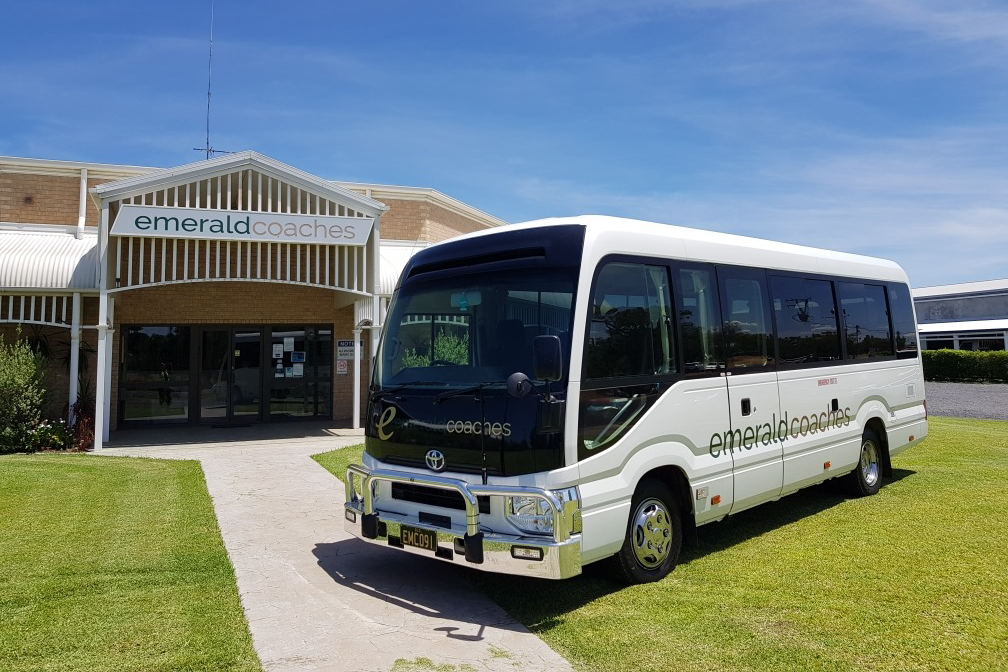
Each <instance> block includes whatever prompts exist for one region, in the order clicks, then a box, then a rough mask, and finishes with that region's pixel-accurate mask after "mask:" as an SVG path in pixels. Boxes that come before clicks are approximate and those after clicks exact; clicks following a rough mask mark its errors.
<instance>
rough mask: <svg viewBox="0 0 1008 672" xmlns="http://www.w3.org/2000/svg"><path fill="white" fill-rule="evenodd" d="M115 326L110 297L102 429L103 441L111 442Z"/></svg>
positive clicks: (112, 299)
mask: <svg viewBox="0 0 1008 672" xmlns="http://www.w3.org/2000/svg"><path fill="white" fill-rule="evenodd" d="M114 324H115V296H114V295H109V298H108V334H107V336H106V338H105V348H106V353H105V362H106V365H105V369H104V372H105V407H104V408H105V410H104V413H105V423H104V424H103V425H102V427H103V428H104V429H105V435H104V437H102V440H103V441H108V440H109V431H110V428H111V426H112V424H111V423H110V422H109V418H110V417H111V412H112V367H113V366H114V365H115V363H114V362H113V361H112V344H113V343H114V342H115V341H114V340H113V337H114V336H115V329H114V328H113V325H114Z"/></svg>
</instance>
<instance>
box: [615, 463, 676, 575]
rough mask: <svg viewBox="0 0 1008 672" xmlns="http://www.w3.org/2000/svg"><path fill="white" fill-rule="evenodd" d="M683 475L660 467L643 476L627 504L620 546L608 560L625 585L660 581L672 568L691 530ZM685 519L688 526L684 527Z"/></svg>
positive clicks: (673, 468) (672, 469) (674, 468)
mask: <svg viewBox="0 0 1008 672" xmlns="http://www.w3.org/2000/svg"><path fill="white" fill-rule="evenodd" d="M692 513H693V511H692V507H691V502H690V499H689V486H688V481H687V480H686V476H685V474H683V473H682V471H680V470H679V469H677V468H676V467H661V468H658V469H653V470H651V471H649V472H648V473H647V474H645V475H644V476H643V477H642V478H641V479H640V480H639V481H638V482H637V487H636V488H635V490H634V494H633V498H632V499H631V502H630V516H629V519H628V520H627V527H626V534H625V535H624V539H623V545H622V547H621V548H620V550H619V551H618V552H617V553H616V555H615V556H613V557H612V559H611V568H612V570H613V573H614V574H615V575H616V577H617V578H618V579H619V580H621V581H624V582H626V583H630V584H635V583H650V582H653V581H660V580H661V579H663V578H664V577H665V576H666V575H668V573H669V572H671V571H672V570H673V569H675V567H676V564H677V563H678V561H679V553H680V551H681V550H682V544H683V538H684V536H685V531H686V530H687V529H689V528H691V527H692V525H691V522H692ZM687 520H689V521H690V524H687Z"/></svg>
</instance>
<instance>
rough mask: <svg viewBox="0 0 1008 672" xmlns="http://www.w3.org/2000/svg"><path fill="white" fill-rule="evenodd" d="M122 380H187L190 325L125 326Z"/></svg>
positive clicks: (160, 381)
mask: <svg viewBox="0 0 1008 672" xmlns="http://www.w3.org/2000/svg"><path fill="white" fill-rule="evenodd" d="M123 352H124V356H123V373H122V376H123V378H122V382H131V383H154V382H157V383H165V382H168V381H170V382H171V384H173V385H174V384H179V383H186V382H187V381H188V380H189V327H145V326H138V327H126V335H125V343H124V347H123Z"/></svg>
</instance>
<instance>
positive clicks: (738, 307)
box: [718, 266, 774, 371]
mask: <svg viewBox="0 0 1008 672" xmlns="http://www.w3.org/2000/svg"><path fill="white" fill-rule="evenodd" d="M718 281H719V283H720V286H721V313H722V317H723V320H724V342H725V360H726V362H727V365H728V368H729V369H736V370H738V369H742V370H747V371H758V370H761V369H765V368H768V367H772V366H773V364H774V342H773V328H772V325H771V323H770V309H769V307H770V302H769V300H768V298H767V297H768V293H767V283H766V272H765V271H762V270H755V269H747V268H732V267H724V266H722V267H718Z"/></svg>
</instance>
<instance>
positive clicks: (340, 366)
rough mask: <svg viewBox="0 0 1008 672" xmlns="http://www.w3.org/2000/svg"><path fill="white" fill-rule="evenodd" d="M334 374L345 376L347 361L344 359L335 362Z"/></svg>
mask: <svg viewBox="0 0 1008 672" xmlns="http://www.w3.org/2000/svg"><path fill="white" fill-rule="evenodd" d="M336 373H337V374H338V375H341V376H345V375H346V374H347V360H345V359H337V360H336Z"/></svg>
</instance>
